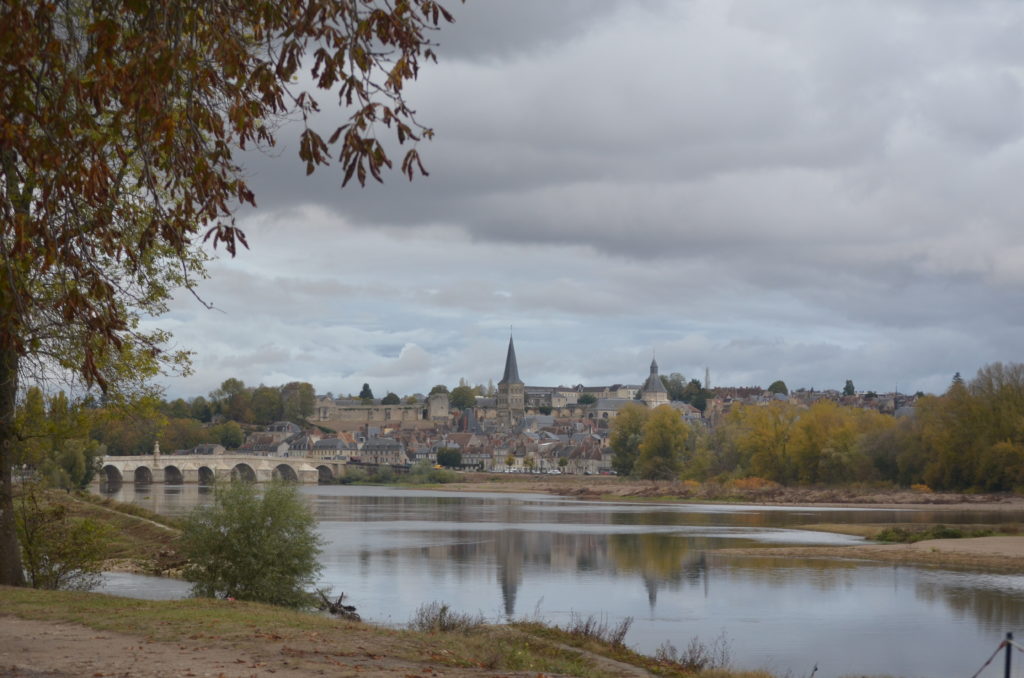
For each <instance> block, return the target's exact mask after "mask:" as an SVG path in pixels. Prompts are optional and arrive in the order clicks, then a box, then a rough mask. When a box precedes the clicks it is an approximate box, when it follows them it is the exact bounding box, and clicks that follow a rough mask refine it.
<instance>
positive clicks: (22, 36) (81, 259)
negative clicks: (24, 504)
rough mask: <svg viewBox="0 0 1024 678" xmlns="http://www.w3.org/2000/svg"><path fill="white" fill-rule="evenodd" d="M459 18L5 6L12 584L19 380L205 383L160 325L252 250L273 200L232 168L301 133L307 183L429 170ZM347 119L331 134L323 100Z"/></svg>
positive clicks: (5, 565) (2, 563) (5, 318)
mask: <svg viewBox="0 0 1024 678" xmlns="http://www.w3.org/2000/svg"><path fill="white" fill-rule="evenodd" d="M451 20H452V17H451V15H450V14H449V13H448V11H447V10H445V9H444V8H443V7H442V6H441V5H439V4H438V3H437V2H435V1H434V0H383V1H379V0H169V1H168V2H144V1H142V0H50V1H48V2H40V1H39V0H5V2H3V3H2V4H0V72H2V73H3V77H2V79H0V584H21V583H23V582H24V573H23V569H22V564H21V560H20V557H19V547H18V542H17V538H16V535H15V525H14V522H13V519H12V517H11V516H12V515H13V503H12V496H13V495H12V492H13V490H12V483H11V469H12V460H13V458H14V453H15V445H16V440H17V434H16V426H15V421H14V413H15V410H16V405H17V402H18V399H19V397H20V396H19V393H20V390H19V385H24V384H36V383H40V382H42V381H43V380H44V379H48V378H51V377H54V376H56V377H58V378H60V379H62V380H65V381H70V382H77V383H80V384H82V385H84V386H86V387H93V386H99V387H100V388H101V389H102V390H103V391H104V392H105V394H106V398H107V399H117V398H120V397H123V396H124V394H125V392H126V391H129V390H131V391H134V392H136V393H137V392H138V390H139V389H140V388H145V385H146V381H147V379H148V378H149V377H152V376H153V375H155V374H156V373H157V372H158V371H159V370H161V369H164V370H167V369H170V370H176V371H182V372H184V371H187V370H188V365H189V363H188V354H187V353H186V352H183V351H168V350H167V349H166V345H167V343H168V341H169V338H170V337H169V335H168V334H167V333H166V332H163V331H161V330H158V329H150V328H148V327H147V322H146V321H147V320H148V319H149V318H153V317H156V316H159V315H160V314H161V313H163V312H165V311H166V310H167V303H168V301H169V300H170V298H171V295H172V293H173V291H174V290H175V289H176V288H180V287H186V288H188V289H194V284H195V282H196V280H197V279H199V278H201V277H203V276H204V275H205V270H204V263H205V260H206V254H205V253H204V251H203V250H202V246H203V243H209V244H210V245H211V246H212V247H214V248H217V247H220V246H223V247H224V249H225V250H226V251H227V252H228V253H229V254H231V255H232V256H234V255H235V254H236V252H237V251H238V249H239V247H247V246H248V244H247V242H246V238H245V234H244V233H243V232H242V231H241V230H240V229H239V228H238V227H237V226H236V224H235V221H234V218H233V216H232V215H233V214H234V212H235V210H237V209H238V208H239V207H240V206H242V205H244V204H250V205H255V203H256V196H255V195H253V192H252V190H251V189H250V187H249V186H248V184H247V182H246V178H245V175H244V173H243V171H242V168H241V167H240V166H239V164H238V161H237V160H236V159H235V154H236V153H238V152H239V151H240V150H243V149H248V148H258V149H267V148H269V147H272V146H273V145H274V144H275V131H276V130H277V129H278V128H279V126H280V125H283V124H285V123H286V122H292V121H295V122H298V123H299V124H301V126H302V131H301V135H300V144H299V157H300V159H301V160H302V161H303V162H304V163H305V166H306V171H307V173H308V172H312V171H314V170H315V169H316V168H317V167H319V166H322V165H327V164H330V163H332V162H337V164H338V165H339V168H340V172H339V173H340V176H339V183H340V185H342V186H344V185H346V184H348V183H349V182H350V181H352V180H353V179H355V181H357V182H359V183H360V184H364V183H365V182H366V180H367V178H368V177H372V178H373V179H376V180H378V181H380V180H381V176H382V172H383V170H384V169H387V168H391V167H392V159H391V158H389V157H388V154H387V152H386V151H385V141H386V139H382V138H380V137H379V136H378V134H379V133H380V132H381V130H384V129H386V130H388V131H387V133H386V135H387V137H388V138H391V137H392V135H393V138H394V139H395V140H397V141H398V143H399V144H409V146H408V148H407V150H406V152H405V154H404V155H403V157H402V159H401V164H400V168H401V171H402V173H403V174H405V175H406V176H407V177H409V178H410V179H411V178H412V177H413V176H414V175H415V174H417V173H420V174H426V171H425V170H424V168H423V164H422V162H421V160H420V156H419V152H418V150H417V142H419V141H420V140H422V139H428V138H430V137H431V134H432V133H431V130H430V129H429V128H427V127H425V126H423V125H421V124H420V123H419V122H418V121H417V119H416V116H415V111H414V110H413V108H412V107H411V106H410V105H409V104H408V103H407V102H406V100H405V98H404V95H403V92H404V87H405V83H406V81H407V80H409V79H412V78H415V77H416V76H417V74H418V73H419V69H420V66H421V64H423V63H426V62H430V61H434V60H435V54H434V52H433V42H432V41H431V36H432V33H433V31H435V30H437V29H438V27H439V26H440V25H442V24H443V23H444V22H447V21H451ZM325 94H326V95H327V96H330V97H337V104H338V105H339V106H340V107H341V108H342V109H343V110H344V114H343V115H344V121H343V122H342V123H341V124H340V125H338V126H337V127H335V128H334V129H331V130H327V131H325V132H324V133H323V134H321V133H320V132H318V131H317V130H315V129H314V127H313V123H314V118H313V116H314V114H315V113H316V112H317V111H319V110H320V102H319V101H318V100H317V98H316V96H315V95H319V96H323V95H325Z"/></svg>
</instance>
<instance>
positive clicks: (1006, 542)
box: [708, 536, 1024, 574]
mask: <svg viewBox="0 0 1024 678" xmlns="http://www.w3.org/2000/svg"><path fill="white" fill-rule="evenodd" d="M732 556H744V557H747V558H749V557H757V558H780V557H782V558H830V559H836V558H838V559H844V560H873V561H881V562H887V563H898V564H903V565H924V566H928V567H941V568H945V569H954V570H982V571H985V572H1000V573H1006V574H1024V537H1019V536H999V537H974V538H970V539H930V540H926V541H919V542H916V543H914V544H864V545H854V546H795V547H778V548H758V549H719V550H717V551H713V552H711V553H709V554H708V557H709V558H710V559H711V560H716V559H719V560H720V559H727V558H730V557H732Z"/></svg>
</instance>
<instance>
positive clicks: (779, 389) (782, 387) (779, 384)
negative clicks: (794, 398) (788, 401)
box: [768, 379, 789, 395]
mask: <svg viewBox="0 0 1024 678" xmlns="http://www.w3.org/2000/svg"><path fill="white" fill-rule="evenodd" d="M768 391H769V392H770V393H781V394H782V395H789V389H788V388H786V382H784V381H782V380H781V379H777V380H775V381H773V382H772V383H771V385H770V386H769V387H768Z"/></svg>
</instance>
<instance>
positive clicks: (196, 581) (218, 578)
mask: <svg viewBox="0 0 1024 678" xmlns="http://www.w3.org/2000/svg"><path fill="white" fill-rule="evenodd" d="M214 492H215V494H214V502H213V504H211V505H210V506H204V507H199V508H197V509H195V511H193V513H192V514H191V515H190V516H189V518H188V520H187V521H186V523H185V528H184V532H183V536H182V552H183V553H184V554H185V556H186V557H187V558H188V560H189V565H188V566H187V567H186V569H185V572H184V578H185V579H186V580H187V581H190V582H192V584H193V592H194V593H195V594H196V595H198V596H205V597H210V598H215V597H224V598H228V597H230V598H235V599H238V600H251V601H256V602H263V603H270V604H273V605H282V606H285V607H303V606H306V605H307V604H309V601H310V594H309V593H308V589H309V588H310V587H311V586H312V584H313V581H314V578H315V576H316V575H317V573H318V572H319V571H320V565H319V564H318V562H317V556H318V555H319V553H320V541H319V537H318V536H317V534H316V530H315V527H316V520H315V519H314V517H313V513H312V511H311V510H310V508H309V506H307V505H306V503H305V502H304V501H303V500H302V497H301V495H300V494H299V492H298V489H297V488H296V487H295V486H294V485H288V484H284V483H280V482H275V483H270V484H269V485H266V486H264V487H263V488H262V495H261V494H260V490H259V489H258V488H257V487H256V486H255V485H254V484H251V483H244V482H231V483H228V484H221V485H218V486H217V487H216V488H215V491H214Z"/></svg>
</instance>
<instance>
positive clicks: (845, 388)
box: [843, 379, 857, 396]
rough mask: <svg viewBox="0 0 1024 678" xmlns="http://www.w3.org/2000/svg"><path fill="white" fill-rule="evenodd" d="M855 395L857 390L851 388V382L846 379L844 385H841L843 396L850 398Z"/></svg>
mask: <svg viewBox="0 0 1024 678" xmlns="http://www.w3.org/2000/svg"><path fill="white" fill-rule="evenodd" d="M855 393H857V390H856V389H855V388H854V387H853V380H852V379H847V380H846V384H844V385H843V395H844V396H852V395H854V394H855Z"/></svg>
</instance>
